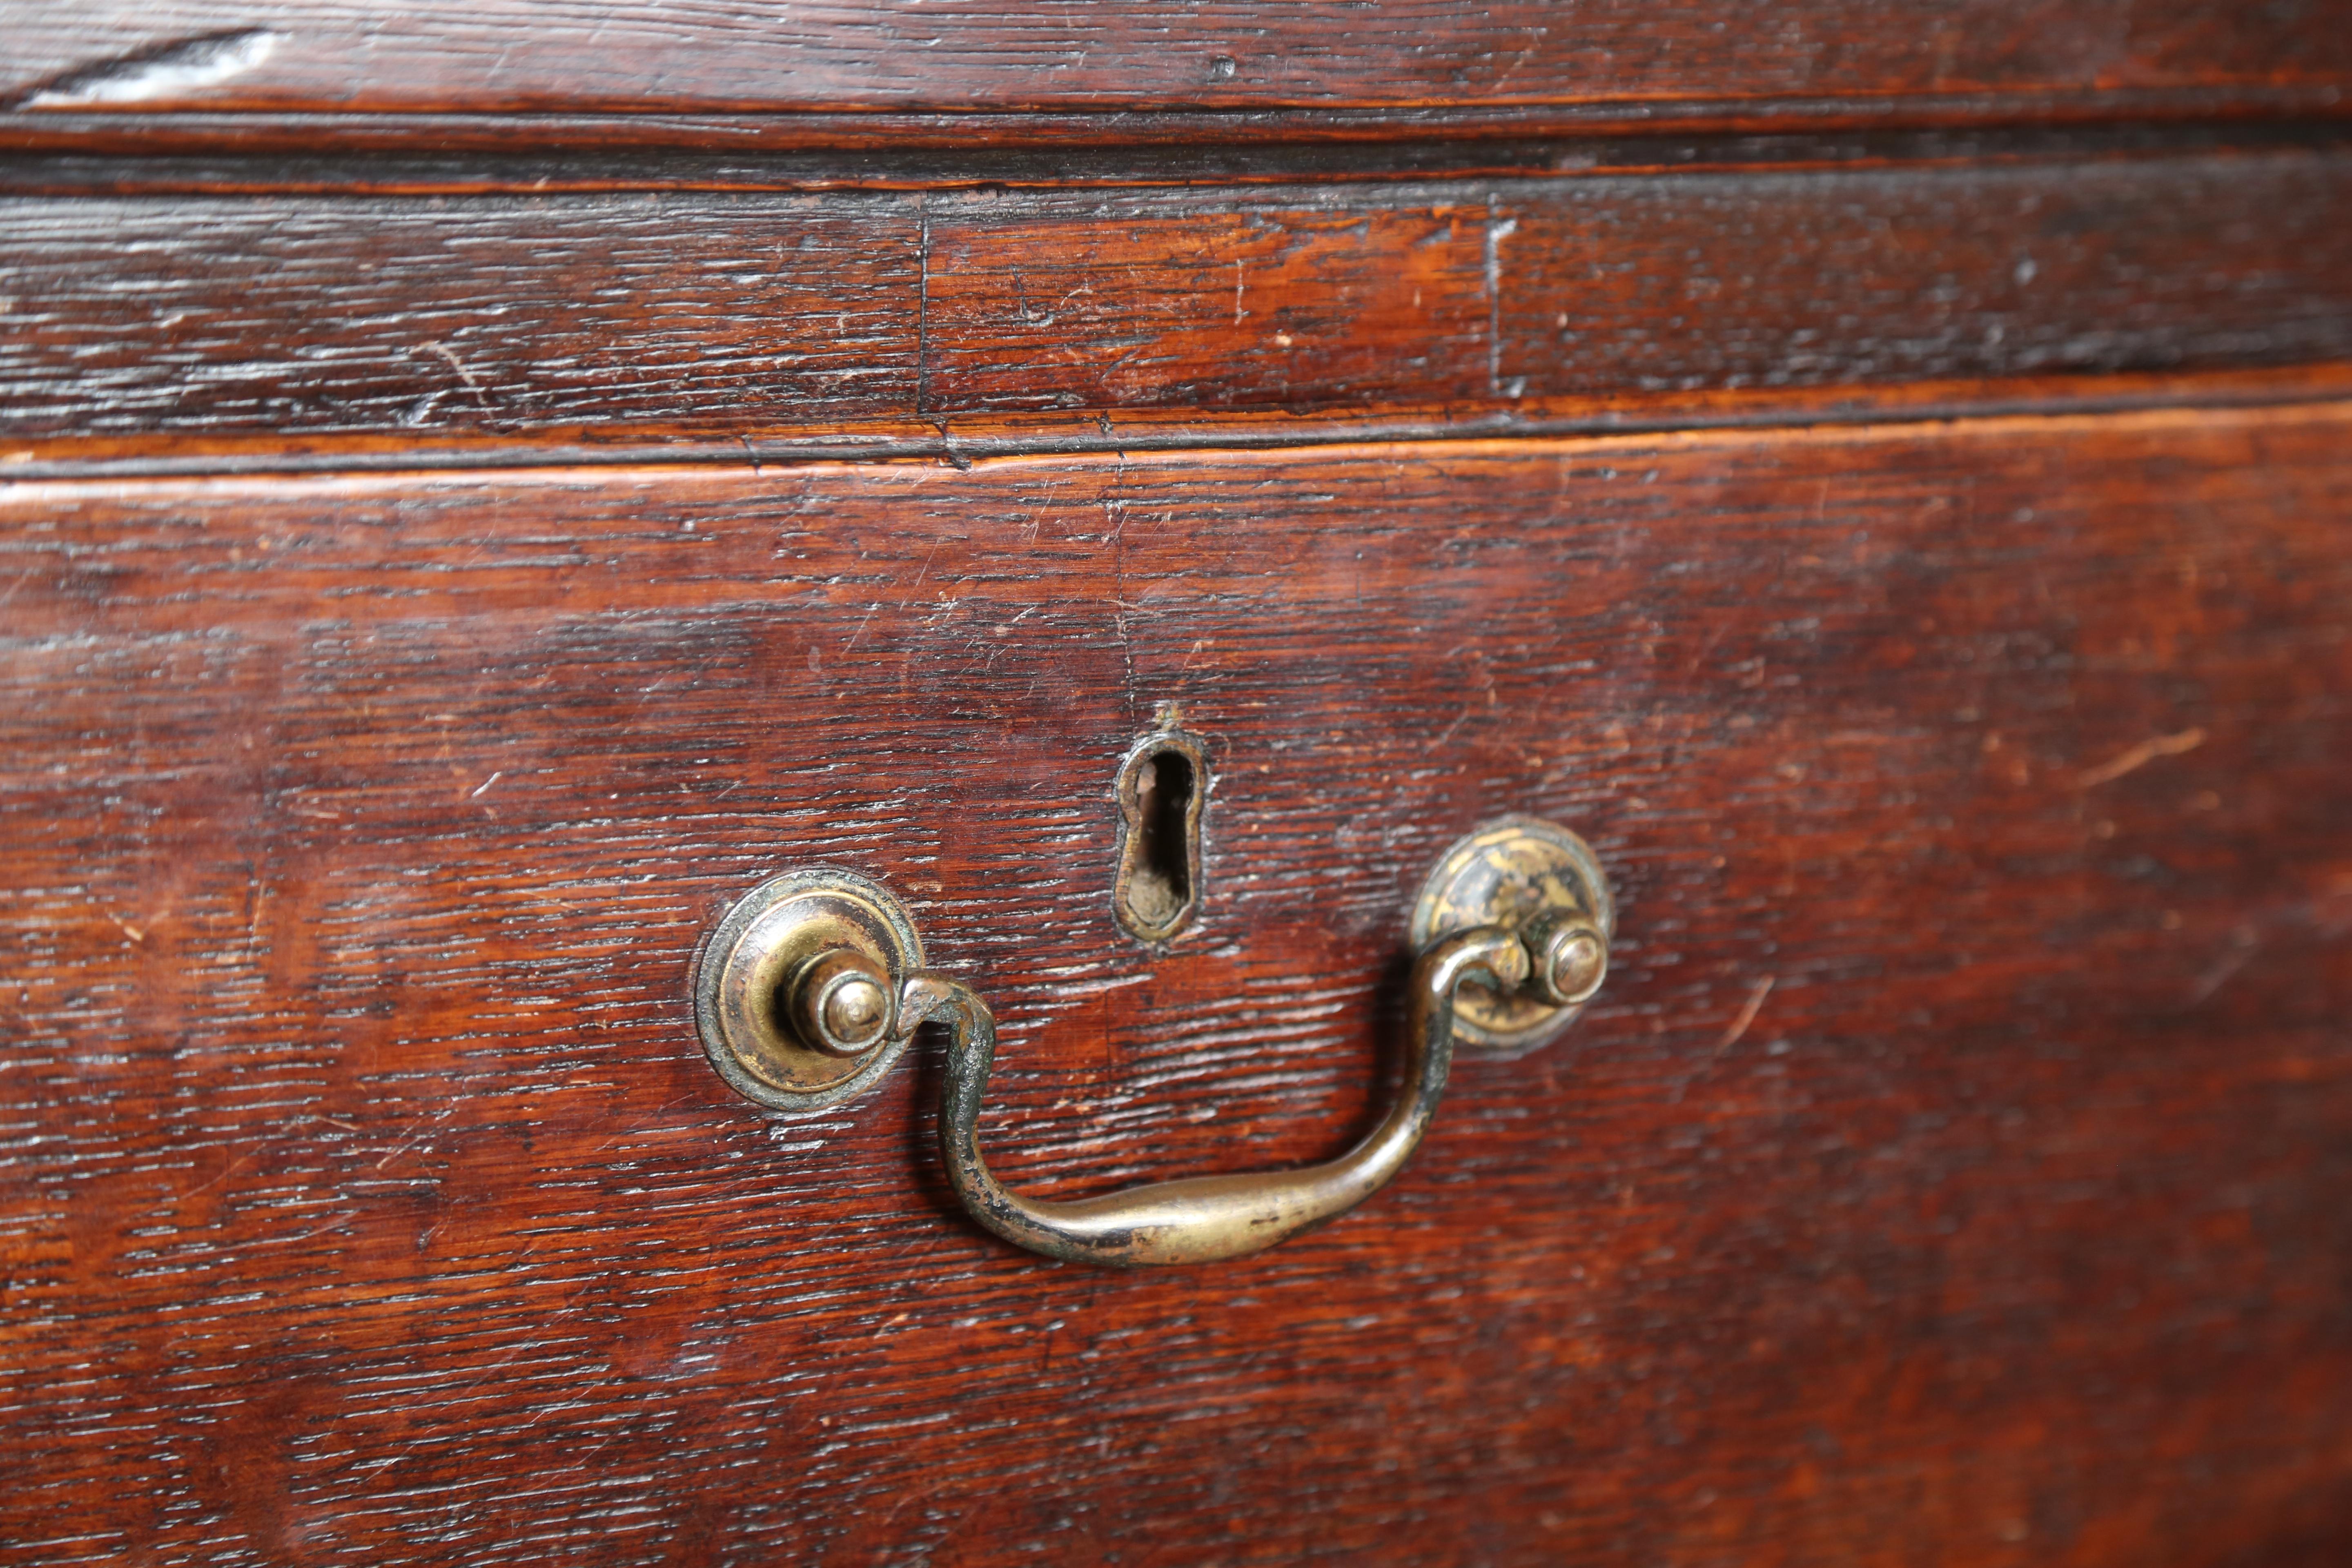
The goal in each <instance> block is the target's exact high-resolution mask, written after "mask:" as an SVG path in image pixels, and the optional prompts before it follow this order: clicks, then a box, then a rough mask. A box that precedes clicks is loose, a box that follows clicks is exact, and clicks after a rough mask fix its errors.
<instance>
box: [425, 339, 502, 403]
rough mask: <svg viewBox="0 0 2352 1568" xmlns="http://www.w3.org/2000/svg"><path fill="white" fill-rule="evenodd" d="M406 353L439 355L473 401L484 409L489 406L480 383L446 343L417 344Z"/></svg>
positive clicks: (488, 397) (487, 396) (488, 399)
mask: <svg viewBox="0 0 2352 1568" xmlns="http://www.w3.org/2000/svg"><path fill="white" fill-rule="evenodd" d="M408 352H409V353H412V354H438V355H440V356H441V358H442V359H444V360H446V361H447V362H448V365H449V368H450V369H451V370H454V371H456V372H457V379H458V380H459V381H462V382H464V383H465V384H466V390H467V391H468V392H470V393H472V394H473V395H474V401H475V402H476V403H478V404H480V405H482V406H483V407H485V408H488V406H489V405H490V395H489V394H488V393H487V392H485V391H484V390H483V389H482V384H481V382H480V381H479V380H478V378H476V376H475V374H474V373H473V372H472V371H470V370H467V368H466V362H465V361H464V360H461V359H459V358H458V357H457V354H456V353H453V352H451V350H450V348H449V346H448V345H447V344H446V343H419V344H417V345H416V347H415V348H413V349H411V350H409V351H408Z"/></svg>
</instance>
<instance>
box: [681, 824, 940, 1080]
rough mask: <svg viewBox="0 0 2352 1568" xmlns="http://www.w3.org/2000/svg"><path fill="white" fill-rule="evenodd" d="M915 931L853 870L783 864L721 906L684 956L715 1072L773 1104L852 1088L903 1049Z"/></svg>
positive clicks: (916, 958) (918, 950) (916, 961)
mask: <svg viewBox="0 0 2352 1568" xmlns="http://www.w3.org/2000/svg"><path fill="white" fill-rule="evenodd" d="M922 963H923V944H922V940H921V938H919V936H917V935H916V933H915V926H914V922H913V921H910V920H909V919H908V917H907V911H906V910H904V909H903V908H902V907H900V905H899V903H898V900H896V899H894V898H892V897H891V896H890V895H889V894H888V893H887V892H885V891H884V890H883V889H881V888H880V887H878V886H877V885H876V884H875V883H873V882H871V881H868V880H867V879H866V878H864V877H861V876H859V875H857V873H856V872H855V871H841V870H834V869H830V868H816V869H811V870H805V871H792V872H787V873H786V874H784V875H783V876H781V877H777V878H774V879H771V880H769V881H766V882H763V883H761V885H760V886H759V887H757V888H755V889H752V890H751V892H750V893H748V894H746V895H745V896H744V897H743V898H742V899H741V900H739V901H738V902H737V903H736V905H735V906H734V908H732V909H730V910H728V911H727V914H726V916H725V917H724V918H723V919H721V920H720V921H719V924H718V926H717V927H716V928H715V929H714V930H713V931H711V934H710V939H709V942H705V943H704V944H703V950H702V953H701V956H700V958H699V960H698V962H697V963H696V965H695V976H694V1013H695V1023H696V1025H697V1026H698V1029H699V1030H700V1032H701V1035H702V1048H703V1050H704V1051H705V1053H707V1054H708V1055H709V1058H710V1064H711V1066H713V1067H715V1068H718V1069H719V1077H721V1078H723V1079H726V1080H727V1082H728V1084H729V1085H730V1087H732V1088H733V1089H735V1090H736V1091H737V1092H738V1093H740V1094H741V1095H743V1096H745V1097H746V1098H747V1099H750V1100H757V1101H758V1102H759V1103H760V1104H761V1105H764V1106H767V1107H768V1108H770V1109H771V1110H823V1109H824V1107H826V1106H829V1105H837V1104H839V1103H840V1102H841V1101H843V1100H848V1099H850V1098H852V1097H853V1096H855V1095H857V1094H860V1093H862V1092H864V1090H865V1089H866V1088H867V1087H868V1086H869V1085H871V1084H872V1083H873V1082H874V1081H875V1080H876V1079H878V1078H880V1077H881V1076H882V1075H883V1074H884V1073H886V1072H887V1071H889V1070H890V1064H891V1063H892V1062H894V1061H896V1060H897V1059H898V1055H899V1053H900V1052H902V1051H903V1050H905V1049H906V1046H907V1031H905V1030H903V1029H898V1028H894V1027H893V1025H894V1024H895V1023H896V1019H895V1017H894V1016H893V1015H894V1013H895V1011H896V1009H895V1006H894V1003H895V1001H896V998H897V994H898V983H899V981H900V980H901V979H902V978H903V977H904V976H906V975H907V974H908V973H913V972H914V971H916V970H918V969H919V968H921V967H922Z"/></svg>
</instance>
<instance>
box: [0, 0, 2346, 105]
mask: <svg viewBox="0 0 2352 1568" xmlns="http://www.w3.org/2000/svg"><path fill="white" fill-rule="evenodd" d="M9 30H10V42H11V45H12V48H11V50H10V57H9V58H8V60H7V62H6V65H5V72H0V96H5V98H7V99H12V100H16V103H17V104H18V105H20V106H22V107H25V108H29V109H35V110H47V109H58V110H74V109H86V108H100V109H121V108H126V107H127V108H131V109H135V110H184V109H194V110H221V109H234V110H498V111H509V110H575V111H576V110H582V109H588V108H597V109H607V110H673V111H675V110H698V109H699V110H794V109H798V110H824V109H845V108H864V109H873V108H923V109H947V110H969V109H997V110H1006V109H1055V110H1072V109H1088V108H1102V107H1110V108H1119V109H1138V108H1150V107H1156V106H1178V107H1193V108H1204V109H1221V110H1239V109H1253V108H1269V107H1280V106H1305V107H1314V108H1339V107H1349V106H1367V105H1369V106H1379V107H1394V108H1400V109H1411V108H1414V107H1418V106H1422V105H1426V104H1431V103H1448V104H1461V103H1466V104H1549V103H1560V102H1570V103H1573V102H1585V101H1593V100H1601V101H1616V102H1630V103H1634V104H1639V103H1642V102H1643V101H1645V100H1662V99H1663V100H1677V99H1685V100H1686V99H1710V100H1750V99H1770V98H1776V97H1778V98H1814V99H1833V98H1837V97H1841V96H1853V97H1864V98H1881V99H1883V98H1887V97H1893V96H1908V97H1913V98H1917V99H1921V100H1927V101H1929V102H1932V101H1933V100H1936V99H1937V98H1958V97H1963V96H1967V95H1969V94H1972V93H1973V94H1982V93H2004V92H2007V93H2047V92H2051V91H2072V92H2075V93H2080V94H2083V95H2084V96H2088V95H2090V94H2092V93H2094V92H2098V91H2115V90H2128V89H2231V88H2238V89H2243V88H2259V89H2280V88H2294V87H2305V88H2315V89H2335V90H2338V91H2340V90H2341V89H2343V88H2344V87H2345V86H2347V83H2352V7H2347V5H2346V4H2345V0H2307V3H2305V4H2300V5H2229V4H2220V3H2217V0H1953V3H1949V4H1943V5H1936V6H1933V7H1925V8H1923V7H1920V6H1918V5H1903V4H1896V3H1891V0H1800V3H1795V4H1787V5H1777V6H1775V7H1773V8H1772V9H1771V10H1770V11H1769V12H1759V11H1757V10H1756V9H1754V8H1753V7H1746V6H1740V5H1733V4H1730V3H1728V0H1591V3H1589V4H1583V5H1577V6H1575V7H1573V8H1572V9H1568V10H1563V9H1562V8H1560V7H1559V6H1557V5H1545V4H1542V3H1541V0H1507V3H1504V4H1497V5H1483V6H1477V7H1465V6H1462V5H1454V4H1452V3H1451V0H1385V3H1383V4H1381V5H1377V6H1373V5H1349V4H1344V3H1340V0H1289V3H1285V4H1265V3H1263V0H1253V3H1249V4H1230V3H1223V0H1031V3H1029V4H1025V5H1003V4H946V5H941V4H933V3H926V0H846V3H845V0H824V3H819V4H809V5H793V6H789V7H774V6H770V7H764V8H754V9H746V8H744V7H741V6H737V5H712V4H700V5H666V6H659V7H647V6H643V5H626V4H622V3H619V0H569V3H567V4H564V5H543V4H539V5H534V4H530V3H529V0H414V3H411V4H405V5H391V4H386V3H384V0H359V3H356V4H352V3H332V0H257V3H253V4H247V5H241V6H238V7H236V8H234V9H233V10H224V9H223V8H222V7H221V6H219V5H214V4H210V3H208V0H139V3H138V4H135V5H134V4H129V3H126V0H101V3H98V4H92V3H91V0H29V3H21V4H18V5H15V6H13V7H12V8H11V15H10V18H9Z"/></svg>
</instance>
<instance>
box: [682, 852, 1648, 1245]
mask: <svg viewBox="0 0 2352 1568" xmlns="http://www.w3.org/2000/svg"><path fill="white" fill-rule="evenodd" d="M1613 924H1614V911H1613V909H1612V904H1611V901H1610V898H1609V891H1608V884H1607V883H1606V881H1605V880H1604V879H1602V878H1601V870H1600V866H1599V864H1598V862H1597V861H1595V860H1594V859H1593V858H1592V852H1591V849H1590V848H1588V847H1586V846H1585V844H1584V842H1583V840H1581V839H1580V838H1577V837H1575V836H1574V835H1573V834H1570V833H1567V832H1566V831H1564V830H1563V829H1560V828H1557V827H1553V826H1550V825H1549V824H1547V823H1540V822H1536V821H1533V820H1531V819H1528V818H1524V817H1515V818H1507V819H1506V820H1504V821H1502V822H1499V823H1496V824H1493V825H1491V826H1488V827H1486V828H1484V829H1481V830H1480V831H1479V832H1478V833H1475V834H1472V835H1471V836H1470V837H1467V838H1465V839H1464V840H1463V841H1462V842H1461V843H1459V844H1457V845H1455V846H1454V848H1453V850H1451V851H1450V852H1449V853H1448V854H1447V856H1446V857H1445V858H1444V860H1442V861H1440V862H1439V865H1438V868H1437V869H1436V870H1435V871H1434V872H1433V873H1432V874H1431V877H1430V879H1429V882H1428V884H1427V886H1426V887H1425V888H1424V889H1423V893H1422V898H1421V901H1420V904H1419V905H1418V906H1417V908H1416V910H1415V911H1414V915H1413V928H1414V931H1415V932H1416V934H1417V935H1419V936H1420V937H1421V939H1422V942H1423V947H1422V951H1421V953H1420V956H1419V958H1418V959H1417V960H1416V961H1415V963H1414V964H1413V970H1412V989H1411V992H1410V994H1409V996H1408V999H1407V1009H1406V1039H1405V1048H1406V1058H1405V1068H1404V1083H1403V1088H1402V1091H1401V1092H1400V1094H1399V1096H1398V1098H1397V1100H1396V1103H1395V1104H1394V1105H1392V1106H1391V1107H1390V1109H1389V1111H1388V1114H1387V1115H1386V1116H1385V1117H1383V1118H1382V1119H1381V1124H1380V1125H1379V1126H1378V1127H1376V1128H1374V1129H1373V1130H1372V1131H1371V1132H1370V1134H1369V1135H1367V1136H1366V1137H1365V1138H1364V1139H1363V1140H1362V1141H1361V1142H1358V1143H1357V1145H1356V1146H1355V1147H1354V1148H1352V1149H1350V1150H1349V1151H1348V1152H1346V1153H1344V1154H1342V1155H1340V1156H1339V1158H1338V1159H1336V1160H1330V1161H1326V1162H1325V1163H1321V1164H1318V1165H1308V1166H1305V1167H1302V1168H1300V1169H1297V1170H1289V1171H1266V1172H1255V1173H1249V1174H1244V1175H1230V1176H1194V1177H1190V1178H1187V1179H1184V1180H1181V1181H1174V1182H1161V1183H1156V1184H1151V1185H1148V1186H1141V1187H1131V1188H1129V1189H1128V1190H1126V1191H1124V1192H1117V1193H1108V1194H1103V1195H1102V1196H1099V1197H1091V1198H1078V1199H1075V1200H1069V1201H1060V1202H1056V1201H1050V1200H1045V1199H1038V1198H1028V1197H1023V1196H1022V1195H1021V1194H1017V1193H1013V1192H1008V1191H1006V1190H1005V1188H1004V1186H1003V1184H1002V1183H1000V1182H998V1181H997V1179H996V1177H995V1176H994V1175H993V1174H992V1173H990V1171H989V1168H988V1162H987V1160H986V1159H985V1158H983V1157H982V1154H981V1151H980V1131H979V1128H980V1113H981V1109H982V1103H983V1102H984V1100H986V1098H987V1094H988V1077H989V1072H990V1070H991V1069H992V1068H993V1066H994V1065H995V1060H996V1018H995V1016H994V1015H993V1014H992V1013H991V1012H990V1011H989V1007H988V1004H987V1003H986V1002H984V1001H982V1000H981V998H980V996H979V995H978V994H976V993H975V992H973V991H972V989H971V987H970V986H968V985H965V984H963V983H962V982H961V981H958V980H955V979H953V978H951V977H950V976H948V975H945V974H940V973H934V972H931V971H929V970H925V969H923V968H921V962H922V946H921V942H920V939H919V937H918V936H917V935H916V934H915V931H914V928H913V925H912V922H911V921H908V919H907V918H906V913H905V911H904V910H901V909H900V908H899V907H898V903H897V900H893V899H891V898H890V896H889V894H887V892H885V891H883V889H880V888H879V887H877V886H876V885H875V884H873V883H871V882H869V881H867V880H866V879H864V878H862V877H858V876H856V874H855V873H853V872H845V871H833V870H810V871H801V872H793V873H790V874H788V875H786V876H782V877H778V878H775V879H772V880H771V881H770V882H768V883H766V884H763V885H762V886H761V888H759V889H755V890H754V891H753V892H752V893H751V895H750V896H748V897H746V898H745V899H744V900H741V901H740V902H739V903H738V904H737V905H736V906H735V908H734V909H733V910H730V912H729V913H728V915H727V917H726V918H725V919H724V920H723V921H721V922H720V923H719V927H718V929H717V931H715V932H714V934H713V937H712V940H711V942H709V944H708V945H707V947H706V951H705V953H704V955H703V958H702V960H701V962H700V967H699V969H698V973H697V977H696V981H695V990H696V1009H697V1016H698V1021H699V1023H700V1025H701V1028H702V1034H703V1044H704V1047H705V1048H706V1049H707V1050H708V1051H709V1055H710V1058H711V1061H712V1063H713V1064H714V1065H715V1066H716V1067H717V1068H719V1072H720V1074H721V1076H723V1077H725V1078H726V1079H727V1081H728V1082H729V1083H730V1084H732V1085H733V1086H734V1087H735V1088H736V1089H739V1090H740V1091H741V1092H742V1093H743V1094H745V1095H746V1096H748V1097H750V1098H751V1099H753V1100H758V1101H759V1102H760V1103H761V1104H763V1105H767V1106H771V1107H772V1108H775V1109H778V1110H814V1109H818V1108H821V1107H824V1106H828V1105H832V1104H834V1103H836V1102H838V1101H839V1100H842V1099H845V1098H846V1097H848V1096H849V1095H851V1094H854V1093H855V1092H856V1091H857V1090H858V1089H862V1088H864V1087H865V1086H866V1084H867V1083H869V1082H871V1081H872V1079H874V1077H875V1076H876V1075H877V1074H878V1073H880V1072H881V1071H884V1070H887V1066H888V1064H889V1061H890V1060H891V1059H892V1058H895V1057H897V1056H898V1053H899V1052H900V1051H902V1050H903V1049H904V1048H905V1047H906V1045H907V1042H908V1040H910V1039H911V1038H913V1037H914V1034H915V1031H916V1030H917V1029H918V1028H919V1027H920V1026H922V1025H924V1024H926V1023H932V1022H937V1023H941V1024H944V1025H946V1026H947V1027H948V1030H949V1035H950V1044H949V1047H948V1057H947V1072H946V1078H945V1081H944V1084H943V1087H942V1089H941V1091H940V1157H941V1159H942V1160H943V1161H944V1162H945V1163H946V1165H947V1170H948V1177H949V1180H950V1182H952V1183H953V1184H954V1186H955V1191H956V1195H957V1196H958V1197H959V1198H961V1200H962V1202H963V1205H964V1207H965V1208H966V1209H968V1210H969V1211H971V1215H972V1217H973V1218H974V1219H976V1220H978V1221H979V1222H980V1223H981V1224H982V1226H986V1227H987V1228H988V1229H990V1230H992V1231H993V1232H995V1233H996V1234H997V1235H998V1236H1000V1237H1003V1238H1004V1239H1005V1240H1007V1241H1010V1242H1013V1244H1015V1245H1016V1246H1020V1247H1028V1248H1029V1249H1030V1250H1032V1251H1034V1252H1041V1253H1044V1254H1045V1256H1047V1257H1049V1258H1065V1259H1068V1260H1071V1261H1074V1262H1085V1263H1100V1264H1113V1265H1121V1266H1133V1265H1141V1264H1171V1263H1210V1262H1215V1261H1217V1260H1219V1259H1222V1258H1240V1257H1243V1256H1244V1255H1246V1254H1248V1253H1252V1252H1256V1251H1258V1250H1260V1249H1261V1248H1264V1247H1272V1246H1273V1245H1275V1243H1276V1242H1278V1241H1281V1240H1283V1239H1284V1238H1285V1237H1291V1236H1296V1235H1297V1234H1298V1233H1299V1232H1300V1231H1302V1230H1306V1229H1307V1228H1308V1227H1310V1226H1317V1225H1320V1224H1322V1223H1323V1222H1324V1221H1326V1220H1328V1219H1333V1218H1336V1217H1337V1216H1339V1215H1343V1214H1345V1213H1347V1212H1348V1211H1349V1209H1351V1208H1353V1207H1355V1206H1356V1205H1358V1204H1360V1203H1362V1202H1363V1201H1364V1200H1365V1199H1366V1198H1368V1197H1370V1196H1371V1195H1372V1194H1374V1193H1376V1192H1378V1191H1380V1190H1381V1188H1382V1187H1383V1186H1386V1185H1387V1184H1389V1182H1390V1181H1391V1179H1393V1178H1394V1177H1395V1175H1396V1174H1397V1173H1398V1172H1399V1171H1402V1169H1403V1168H1404V1165H1405V1162H1407V1161H1408V1160H1410V1159H1412V1154H1413V1151H1414V1150H1415V1149H1417V1148H1418V1147H1420V1144H1421V1140H1422V1137H1423V1134H1424V1133H1426V1132H1427V1131H1429V1123H1430V1120H1431V1118H1432V1117H1433V1116H1435V1115H1436V1113H1437V1106H1438V1102H1439V1101H1440V1100H1442V1099H1444V1094H1445V1082H1446V1078H1447V1076H1448V1075H1449V1073H1450V1072H1451V1071H1452V1069H1453V1066H1454V1047H1456V1045H1457V1044H1469V1045H1474V1046H1488V1047H1518V1046H1527V1045H1532V1044H1535V1043H1539V1042H1540V1041H1541V1040H1542V1039H1545V1038H1549V1036H1550V1035H1552V1034H1556V1033H1557V1032H1558V1031H1559V1029H1560V1028H1561V1027H1563V1026H1565V1025H1566V1024H1567V1022H1568V1021H1569V1020H1570V1018H1572V1017H1573V1016H1575V1013H1576V1010H1577V1009H1578V1008H1579V1007H1580V1005H1582V1004H1583V1003H1584V1002H1585V1001H1586V1000H1587V999H1588V998H1590V997H1591V995H1592V994H1593V993H1594V992H1595V991H1597V990H1599V989H1600V986H1601V979H1602V977H1603V976H1604V975H1605V973H1607V970H1608V959H1609V938H1610V934H1611V931H1612V926H1613ZM894 979H895V984H894ZM1465 985H1467V986H1470V987H1472V989H1471V990H1469V991H1467V992H1465V989H1464V987H1465Z"/></svg>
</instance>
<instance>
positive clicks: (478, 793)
mask: <svg viewBox="0 0 2352 1568" xmlns="http://www.w3.org/2000/svg"><path fill="white" fill-rule="evenodd" d="M506 776H507V771H506V769H504V768H500V769H499V771H498V772H497V773H492V774H491V775H490V776H489V777H488V778H486V779H484V780H483V781H482V782H481V783H480V784H478V785H476V786H475V788H474V793H473V794H471V795H467V797H466V798H467V800H479V799H481V798H482V796H483V795H487V794H488V793H489V788H490V786H491V785H492V784H496V783H498V782H499V780H500V779H502V778H504V777H506Z"/></svg>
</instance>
